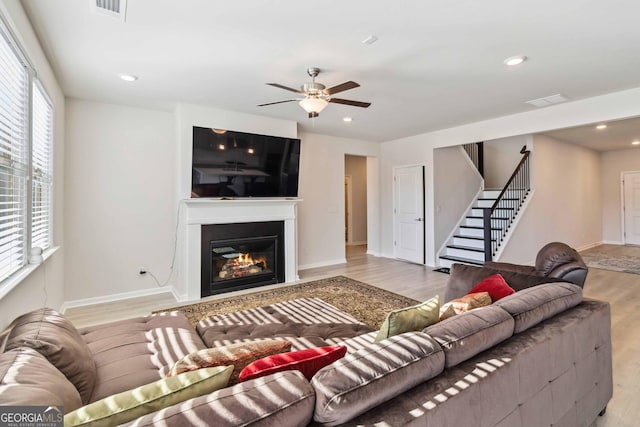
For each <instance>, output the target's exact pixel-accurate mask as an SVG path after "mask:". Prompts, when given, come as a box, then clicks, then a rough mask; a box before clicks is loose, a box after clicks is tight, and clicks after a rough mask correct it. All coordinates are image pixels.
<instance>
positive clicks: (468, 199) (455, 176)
mask: <svg viewBox="0 0 640 427" xmlns="http://www.w3.org/2000/svg"><path fill="white" fill-rule="evenodd" d="M433 176H434V185H433V202H434V204H435V211H434V218H433V220H434V226H435V231H434V236H433V238H434V245H435V248H436V250H439V249H440V247H441V246H442V245H443V244H444V243H445V241H446V240H447V237H449V235H450V234H451V232H452V231H453V229H454V228H455V227H456V225H458V222H459V220H460V218H461V217H462V215H464V214H465V213H466V212H467V210H468V208H469V205H470V204H471V203H472V202H473V201H474V200H475V197H476V196H477V195H478V191H479V190H480V188H481V187H482V177H481V176H480V174H479V173H478V171H477V169H476V168H475V166H474V165H473V164H472V163H471V162H470V161H469V156H467V153H465V152H464V150H463V149H462V147H459V146H458V147H446V148H438V149H436V150H434V151H433Z"/></svg>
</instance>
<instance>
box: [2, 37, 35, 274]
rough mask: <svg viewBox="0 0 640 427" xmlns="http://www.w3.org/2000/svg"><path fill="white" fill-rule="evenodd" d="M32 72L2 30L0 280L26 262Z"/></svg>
mask: <svg viewBox="0 0 640 427" xmlns="http://www.w3.org/2000/svg"><path fill="white" fill-rule="evenodd" d="M28 109H29V73H28V71H27V68H26V66H25V64H24V62H23V61H21V60H20V58H19V56H18V55H17V54H16V52H15V51H14V49H13V48H12V45H11V43H10V41H9V40H8V39H7V36H6V34H5V33H4V32H3V31H0V280H3V279H5V278H6V277H8V276H9V275H11V274H12V273H14V272H15V271H17V270H18V269H20V268H21V267H22V266H23V265H24V264H25V263H26V259H25V252H26V245H27V242H26V240H27V239H26V236H27V222H26V218H27V172H28V160H27V159H28V140H27V132H26V130H27V120H28V112H29V111H28Z"/></svg>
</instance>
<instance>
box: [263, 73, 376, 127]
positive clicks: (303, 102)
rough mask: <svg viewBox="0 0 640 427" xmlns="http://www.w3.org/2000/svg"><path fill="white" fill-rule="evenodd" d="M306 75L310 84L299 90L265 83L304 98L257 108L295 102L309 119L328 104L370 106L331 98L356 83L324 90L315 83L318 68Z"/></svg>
mask: <svg viewBox="0 0 640 427" xmlns="http://www.w3.org/2000/svg"><path fill="white" fill-rule="evenodd" d="M307 74H309V76H310V77H311V83H305V84H303V85H302V86H300V90H298V89H294V88H291V87H287V86H283V85H281V84H278V83H267V84H268V85H269V86H274V87H279V88H280V89H284V90H288V91H290V92H295V93H297V94H300V95H304V98H296V99H287V100H285V101H277V102H269V103H267V104H260V105H258V107H264V106H266V105H274V104H282V103H284V102H294V101H297V102H298V103H299V104H300V106H301V107H302V108H303V109H304V110H305V111H306V112H307V113H309V118H314V117H318V116H319V115H320V111H322V110H323V109H324V107H326V106H327V105H328V104H329V103H330V102H332V103H334V104H344V105H351V106H353V107H362V108H367V107H368V106H369V105H371V103H370V102H360V101H351V100H349V99H342V98H333V97H332V95H334V94H336V93H339V92H344V91H345V90H349V89H355V88H357V87H359V86H360V85H359V84H358V83H356V82H352V81H348V82H344V83H342V84H339V85H337V86H333V87H330V88H328V89H327V88H326V86H325V85H323V84H322V83H316V77H317V76H318V74H320V68H317V67H313V68H309V69H307Z"/></svg>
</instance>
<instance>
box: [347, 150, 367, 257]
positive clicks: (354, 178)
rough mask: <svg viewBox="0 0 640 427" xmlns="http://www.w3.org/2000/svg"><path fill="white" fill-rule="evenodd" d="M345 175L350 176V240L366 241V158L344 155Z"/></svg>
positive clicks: (358, 243) (356, 241) (353, 241)
mask: <svg viewBox="0 0 640 427" xmlns="http://www.w3.org/2000/svg"><path fill="white" fill-rule="evenodd" d="M344 169H345V171H344V172H345V175H349V176H350V177H351V241H350V242H349V243H351V244H355V245H361V244H365V243H367V158H366V157H361V156H346V157H345V166H344Z"/></svg>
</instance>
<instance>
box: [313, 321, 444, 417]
mask: <svg viewBox="0 0 640 427" xmlns="http://www.w3.org/2000/svg"><path fill="white" fill-rule="evenodd" d="M443 369H444V354H443V352H442V349H441V348H440V346H439V345H438V344H437V343H436V342H435V341H434V340H433V339H432V338H431V337H429V336H428V335H426V334H423V333H421V332H407V333H404V334H401V335H396V336H393V337H391V338H389V339H386V340H384V341H381V342H378V343H374V344H372V345H371V346H370V347H368V348H364V349H362V350H358V351H357V352H355V353H353V354H350V355H347V356H345V357H344V358H342V359H340V360H338V361H336V362H334V363H332V364H331V365H329V366H326V367H324V368H322V369H321V370H320V371H318V373H317V374H316V375H315V376H314V377H313V378H312V379H311V385H312V386H313V388H314V389H315V391H316V405H315V412H314V420H315V421H316V422H318V423H321V424H322V425H326V426H335V425H339V424H342V423H345V422H347V421H349V420H350V419H352V418H354V417H356V416H357V415H360V414H362V413H364V412H366V411H368V410H369V409H371V408H373V407H375V406H377V405H380V404H381V403H383V402H386V401H387V400H389V399H391V398H393V397H395V396H396V395H398V394H399V393H402V392H404V391H405V390H408V389H410V388H412V387H414V386H415V385H417V384H420V383H421V382H423V381H426V380H428V379H431V378H433V377H435V376H436V375H438V374H440V373H441V372H442V371H443Z"/></svg>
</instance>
